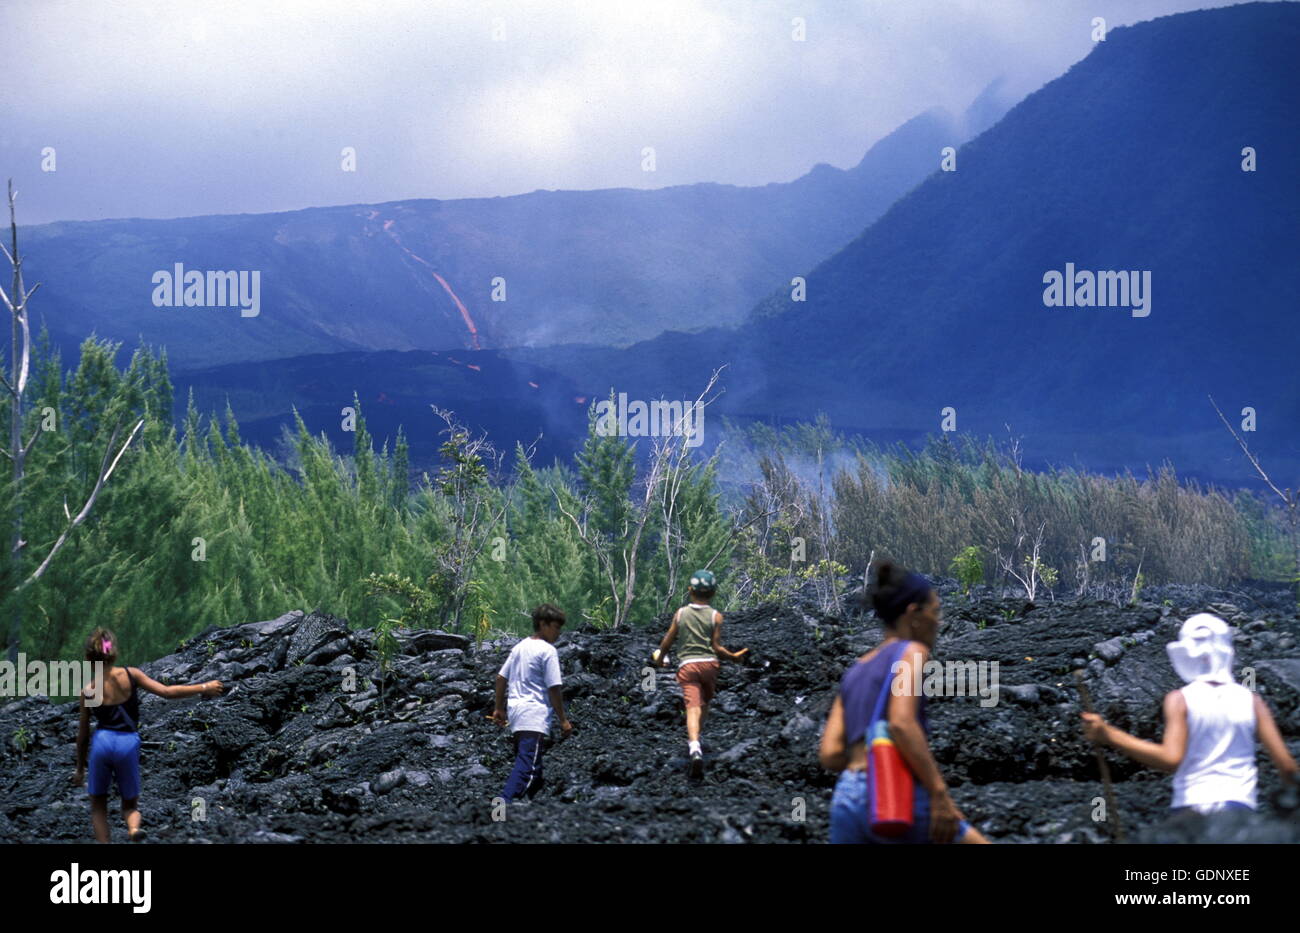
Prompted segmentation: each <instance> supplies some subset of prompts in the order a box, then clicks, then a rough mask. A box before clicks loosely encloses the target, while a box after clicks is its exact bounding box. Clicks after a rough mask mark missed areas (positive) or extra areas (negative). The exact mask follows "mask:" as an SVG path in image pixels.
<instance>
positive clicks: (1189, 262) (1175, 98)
mask: <svg viewBox="0 0 1300 933" xmlns="http://www.w3.org/2000/svg"><path fill="white" fill-rule="evenodd" d="M1297 49H1300V5H1297V4H1294V3H1278V4H1272V3H1270V4H1250V5H1245V6H1235V7H1228V8H1224V9H1216V10H1208V11H1199V12H1195V13H1187V14H1181V15H1178V16H1171V17H1164V18H1161V19H1157V20H1153V21H1151V22H1147V23H1141V24H1138V25H1135V26H1133V27H1129V28H1123V29H1116V30H1114V31H1112V32H1111V33H1110V34H1109V35H1108V37H1107V39H1106V41H1105V42H1103V43H1098V45H1097V47H1096V48H1095V50H1094V51H1093V52H1092V54H1090V55H1089V56H1088V57H1087V58H1086V59H1084V60H1083V61H1082V62H1080V63H1078V64H1077V65H1075V66H1074V67H1073V68H1071V69H1070V70H1069V72H1068V73H1066V74H1065V75H1063V76H1062V77H1061V78H1059V79H1057V80H1055V81H1053V82H1051V83H1050V84H1048V85H1046V86H1045V87H1044V88H1042V89H1041V90H1039V91H1038V92H1036V93H1034V94H1033V95H1031V96H1030V97H1029V98H1027V99H1026V100H1025V101H1024V102H1022V103H1021V104H1019V105H1018V106H1017V107H1015V108H1014V109H1013V110H1012V111H1011V112H1010V113H1009V114H1008V115H1007V116H1006V117H1005V118H1004V119H1003V120H1001V121H1000V122H999V123H998V124H997V125H996V126H994V127H993V128H992V129H990V130H988V131H987V132H986V133H984V134H983V135H981V136H979V137H977V138H976V139H974V140H973V141H972V142H970V143H969V144H967V145H966V146H965V147H964V148H962V150H961V151H960V154H959V158H958V166H957V171H955V172H951V173H944V172H935V173H934V174H932V175H931V176H930V177H929V178H928V179H927V180H926V181H925V182H924V183H923V184H921V185H920V186H918V187H917V188H916V189H914V190H913V191H911V192H910V193H909V194H908V195H907V196H905V197H904V198H902V199H901V200H900V201H899V202H898V203H897V204H895V205H894V206H893V207H892V208H891V209H890V210H889V211H888V212H887V213H886V214H885V215H884V216H883V217H882V218H881V219H880V220H879V221H878V222H876V223H875V224H873V225H872V226H871V227H869V228H868V229H867V230H866V231H865V232H864V233H863V234H862V235H861V236H859V237H858V238H857V239H855V240H854V241H853V242H852V243H850V244H849V245H848V246H847V247H845V248H844V249H843V250H841V251H839V252H838V253H836V254H835V255H834V256H832V257H831V258H829V259H828V260H826V261H825V262H823V263H822V264H821V265H820V266H818V267H816V268H815V269H813V270H812V271H811V272H810V273H809V274H808V276H807V279H808V286H807V288H808V299H807V301H806V302H803V303H798V302H793V301H791V300H790V296H789V291H788V290H782V291H780V292H777V293H776V294H774V295H772V296H769V297H768V298H767V299H765V300H764V301H763V302H761V303H760V305H759V306H758V307H757V308H756V309H755V320H754V321H752V322H751V323H749V324H748V325H746V326H744V327H741V328H738V329H718V330H714V331H711V332H708V333H703V334H693V335H689V336H688V335H684V334H671V333H669V334H664V335H662V336H661V337H659V338H656V339H654V340H651V341H648V342H645V343H642V344H639V345H637V346H635V347H632V348H630V349H629V350H627V351H625V352H621V353H609V352H606V351H597V350H590V349H588V350H583V349H580V348H550V349H548V350H546V351H544V352H541V351H539V352H533V353H527V352H519V353H516V354H515V355H516V356H518V357H519V358H522V359H532V360H535V361H538V362H545V364H546V365H548V366H550V367H552V368H556V369H558V370H560V371H562V372H565V373H568V374H570V375H571V376H574V377H575V378H576V377H577V376H578V375H579V374H581V376H582V378H583V381H584V382H585V383H586V384H588V385H591V386H593V388H595V389H597V390H599V387H601V386H608V385H610V384H613V385H616V386H617V387H618V388H619V389H620V390H624V389H626V390H628V391H630V392H633V393H636V394H641V395H648V396H655V395H658V394H660V393H663V394H665V395H667V396H670V397H674V396H680V395H681V394H683V393H685V392H689V391H691V390H692V389H695V390H698V388H699V386H701V385H702V384H703V377H704V375H706V371H707V369H708V368H709V367H710V365H711V364H714V363H724V362H725V363H727V364H729V372H728V378H727V392H726V394H725V395H724V396H723V397H722V399H721V400H720V401H719V403H718V409H717V410H718V411H719V412H722V411H726V412H729V413H731V414H733V415H743V416H748V417H754V418H763V419H768V418H798V417H808V416H810V415H811V414H812V413H814V412H817V411H825V412H827V413H828V414H830V415H831V416H832V418H833V419H834V420H835V421H836V422H837V423H838V424H839V425H841V426H843V427H851V428H859V429H865V430H868V431H877V430H892V431H897V430H912V431H915V432H916V433H917V434H918V435H921V434H924V433H927V432H937V431H938V430H939V428H940V411H941V410H942V409H943V408H945V407H948V406H951V407H953V408H954V409H956V413H957V427H958V429H960V430H964V431H975V432H978V433H989V434H998V435H1001V436H1005V435H1006V430H1005V427H1004V426H1005V425H1007V424H1010V425H1011V426H1012V429H1013V430H1014V431H1015V432H1016V433H1018V434H1023V435H1026V441H1027V445H1028V446H1029V447H1030V448H1031V449H1033V450H1035V451H1037V452H1038V453H1039V454H1040V455H1042V456H1046V457H1051V458H1054V459H1057V460H1064V461H1071V460H1073V458H1074V456H1075V455H1079V456H1080V457H1082V458H1084V460H1085V461H1087V462H1091V463H1092V464H1093V465H1095V466H1097V467H1099V468H1102V467H1120V466H1125V465H1128V466H1132V467H1134V468H1135V469H1139V470H1140V469H1142V468H1143V466H1144V465H1145V464H1146V463H1153V464H1155V463H1158V462H1159V461H1160V460H1162V459H1163V458H1164V457H1170V458H1172V459H1173V460H1174V462H1175V463H1176V464H1179V465H1181V466H1184V467H1189V466H1190V467H1191V468H1192V469H1194V470H1196V471H1200V472H1206V473H1212V474H1214V475H1219V476H1224V475H1225V474H1226V475H1234V476H1235V475H1237V474H1239V473H1241V474H1243V475H1246V474H1248V473H1249V470H1248V469H1246V470H1245V471H1244V473H1243V468H1242V466H1241V464H1240V459H1239V457H1240V455H1239V452H1238V451H1237V450H1236V447H1235V445H1234V444H1233V443H1232V441H1231V439H1230V438H1229V437H1228V435H1227V433H1226V432H1225V431H1224V430H1223V428H1222V426H1221V425H1220V423H1219V422H1218V419H1217V417H1216V416H1215V414H1214V412H1213V410H1212V409H1211V407H1210V405H1209V402H1208V401H1207V398H1206V396H1207V394H1213V395H1214V396H1215V398H1216V399H1217V400H1218V402H1219V403H1220V405H1221V406H1222V407H1223V408H1224V410H1225V412H1226V413H1227V414H1228V415H1229V417H1231V418H1232V419H1233V420H1234V423H1236V422H1237V421H1239V420H1240V418H1241V414H1240V412H1241V410H1242V409H1243V408H1245V407H1252V408H1254V409H1255V410H1256V412H1257V416H1258V430H1257V432H1256V433H1255V434H1254V435H1250V438H1251V443H1252V446H1254V447H1255V448H1256V449H1258V450H1260V451H1262V452H1264V453H1266V454H1269V455H1270V456H1272V457H1274V458H1275V459H1274V460H1273V461H1272V462H1273V463H1274V464H1275V465H1279V464H1281V465H1285V466H1286V469H1288V470H1294V471H1300V369H1297V359H1300V327H1297V326H1296V323H1295V314H1296V309H1297V308H1298V307H1300V277H1298V276H1297V271H1298V269H1297V260H1298V259H1300V185H1297V184H1296V179H1295V174H1294V167H1295V165H1296V164H1298V163H1300V123H1298V122H1297V120H1296V117H1295V115H1296V113H1297V110H1298V107H1297V105H1298V104H1300V85H1298V84H1297V82H1296V80H1295V68H1294V66H1295V56H1296V50H1297ZM1246 147H1252V148H1253V149H1254V150H1255V153H1256V155H1257V159H1258V165H1257V169H1258V170H1257V171H1254V172H1245V171H1242V160H1243V155H1242V150H1243V149H1244V148H1246ZM1067 263H1073V264H1074V267H1075V268H1076V269H1077V270H1091V271H1093V272H1099V271H1108V270H1117V271H1118V270H1132V271H1138V272H1149V273H1150V277H1151V295H1150V306H1149V315H1148V316H1146V317H1135V316H1133V314H1132V311H1131V310H1130V309H1127V308H1119V307H1047V306H1045V304H1044V292H1045V289H1046V287H1047V286H1046V285H1045V284H1044V276H1045V274H1047V273H1048V272H1049V271H1051V270H1056V271H1058V272H1062V273H1064V272H1065V271H1066V269H1067ZM1292 475H1293V474H1287V478H1288V481H1290V480H1291V476H1292Z"/></svg>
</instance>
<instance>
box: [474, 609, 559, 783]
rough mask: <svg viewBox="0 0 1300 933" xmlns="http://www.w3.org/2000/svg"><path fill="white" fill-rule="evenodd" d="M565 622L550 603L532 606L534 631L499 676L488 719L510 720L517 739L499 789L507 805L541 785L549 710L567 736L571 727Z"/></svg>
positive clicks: (511, 729)
mask: <svg viewBox="0 0 1300 933" xmlns="http://www.w3.org/2000/svg"><path fill="white" fill-rule="evenodd" d="M564 621H565V616H564V613H563V612H562V611H561V610H559V609H558V608H556V607H555V606H552V605H551V604H550V603H542V605H540V606H538V607H537V608H536V609H534V610H533V634H532V635H531V636H529V637H528V638H525V639H523V640H522V641H521V642H519V644H517V645H515V647H514V648H513V649H512V650H511V652H510V657H508V658H506V663H505V664H503V665H501V670H500V672H499V673H498V674H497V679H496V706H495V708H494V709H493V710H492V715H491V716H489V717H488V718H489V719H491V720H492V721H493V722H495V723H496V724H497V725H498V726H504V725H506V724H507V722H508V723H509V726H510V731H511V732H512V733H513V734H514V742H515V766H514V769H513V770H512V771H511V772H510V777H509V778H507V779H506V786H505V790H503V791H502V792H501V796H502V797H503V798H504V799H505V800H506V802H507V803H509V802H510V801H512V800H514V798H516V797H518V796H520V795H523V796H526V797H529V798H531V797H533V796H534V795H535V794H536V793H537V792H538V791H539V790H541V789H542V783H543V781H542V740H543V738H544V737H545V735H546V733H547V732H549V731H550V724H551V710H552V709H553V710H555V715H556V716H557V717H558V718H559V721H560V729H561V731H562V732H563V734H564V735H565V736H568V735H569V733H571V732H572V731H573V723H571V722H570V721H569V719H568V717H567V716H565V715H564V692H563V690H562V689H561V680H560V656H559V654H557V653H556V651H555V640H556V639H557V638H559V637H560V630H561V629H562V628H563V627H564ZM507 690H509V693H510V708H509V718H508V719H507V716H506V692H507Z"/></svg>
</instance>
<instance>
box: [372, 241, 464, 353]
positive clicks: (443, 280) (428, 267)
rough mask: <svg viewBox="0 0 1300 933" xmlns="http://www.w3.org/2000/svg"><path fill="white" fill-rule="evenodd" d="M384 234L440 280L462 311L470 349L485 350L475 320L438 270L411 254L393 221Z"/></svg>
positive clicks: (439, 282) (440, 283) (461, 314)
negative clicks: (480, 341)
mask: <svg viewBox="0 0 1300 933" xmlns="http://www.w3.org/2000/svg"><path fill="white" fill-rule="evenodd" d="M384 232H385V233H387V234H388V235H389V236H390V237H392V238H393V242H394V243H396V244H397V245H398V246H399V247H401V249H402V251H403V252H404V253H406V255H408V256H410V257H411V258H412V259H414V260H415V261H416V262H418V263H419V264H420V265H422V266H424V267H425V268H426V269H428V270H429V271H430V272H432V273H433V277H434V278H435V279H437V280H438V284H439V285H441V286H442V287H443V289H444V290H445V291H446V292H447V294H448V295H450V296H451V300H452V301H454V302H455V303H456V308H457V309H458V310H459V311H460V316H461V317H462V318H463V319H464V320H465V326H466V327H467V328H468V329H469V343H470V349H472V350H481V349H483V348H482V347H481V346H479V342H478V328H477V327H475V326H474V319H473V318H472V317H470V316H469V309H468V308H466V307H465V305H464V303H463V302H462V301H461V300H460V299H459V298H457V297H456V293H455V292H453V291H452V290H451V286H450V285H448V284H447V280H446V279H444V278H443V277H442V276H440V275H439V274H438V273H437V270H435V269H434V268H433V266H431V265H430V264H429V263H428V262H426V261H425V260H423V259H421V258H420V257H419V256H417V255H415V253H413V252H411V251H410V250H409V249H407V248H406V247H405V246H404V245H403V244H402V241H401V239H399V238H398V236H397V233H396V232H394V230H393V221H392V220H385V221H384Z"/></svg>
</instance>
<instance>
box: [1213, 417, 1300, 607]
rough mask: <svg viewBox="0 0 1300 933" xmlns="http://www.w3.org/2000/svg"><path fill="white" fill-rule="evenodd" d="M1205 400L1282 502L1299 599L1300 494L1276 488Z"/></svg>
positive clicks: (1248, 449)
mask: <svg viewBox="0 0 1300 933" xmlns="http://www.w3.org/2000/svg"><path fill="white" fill-rule="evenodd" d="M1207 398H1209V400H1210V404H1211V405H1213V406H1214V410H1215V412H1217V413H1218V415H1219V420H1220V421H1222V422H1223V426H1224V427H1225V428H1227V429H1228V433H1229V434H1231V435H1232V438H1233V440H1235V441H1236V442H1237V444H1238V445H1239V446H1240V447H1241V450H1242V453H1244V454H1245V455H1246V459H1247V460H1249V461H1250V465H1251V466H1253V467H1254V468H1255V472H1256V473H1258V474H1259V475H1260V478H1261V479H1263V480H1264V482H1265V483H1266V484H1267V485H1268V488H1269V489H1271V490H1273V492H1274V493H1275V494H1276V495H1277V497H1278V498H1279V499H1281V500H1282V504H1283V505H1284V506H1285V507H1286V520H1287V530H1288V533H1289V536H1290V538H1291V554H1292V559H1293V560H1294V561H1295V584H1296V595H1297V598H1300V492H1297V490H1294V489H1291V488H1289V487H1288V488H1287V489H1285V490H1283V489H1278V488H1277V484H1276V483H1274V482H1273V481H1272V480H1271V479H1269V476H1268V474H1267V473H1265V472H1264V467H1263V466H1261V465H1260V462H1259V458H1258V457H1256V456H1255V455H1254V454H1253V453H1251V450H1250V448H1249V447H1248V446H1246V442H1245V440H1243V439H1242V437H1241V435H1239V434H1238V433H1237V432H1236V431H1234V430H1233V428H1232V425H1231V424H1229V423H1228V419H1227V418H1225V417H1224V416H1223V412H1222V411H1220V410H1219V406H1218V405H1217V404H1216V403H1215V401H1214V396H1212V395H1211V396H1207Z"/></svg>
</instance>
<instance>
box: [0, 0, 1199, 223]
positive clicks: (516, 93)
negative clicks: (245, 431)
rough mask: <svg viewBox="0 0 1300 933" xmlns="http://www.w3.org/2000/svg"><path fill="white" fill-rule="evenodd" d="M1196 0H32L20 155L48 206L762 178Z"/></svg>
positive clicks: (34, 209)
mask: <svg viewBox="0 0 1300 933" xmlns="http://www.w3.org/2000/svg"><path fill="white" fill-rule="evenodd" d="M1200 5H1202V4H1200V3H1197V2H1196V0H1144V2H1141V3H1136V2H1132V3H1114V2H1101V0H1086V2H1085V0H1064V2H1060V3H1053V4H1050V5H1045V4H1043V3H1041V2H1038V0H1001V2H993V0H942V2H939V0H935V2H924V0H907V2H898V0H887V2H886V0H879V2H866V3H852V4H848V3H842V2H840V0H802V2H800V0H752V2H751V0H722V2H705V0H698V2H697V0H656V2H654V3H646V4H641V3H611V2H607V0H554V2H550V0H546V2H542V0H535V2H493V0H488V2H478V0H466V2H445V0H444V2H428V0H423V2H392V3H384V4H357V3H355V2H353V0H301V2H288V3H276V4H267V3H265V0H228V2H223V3H221V4H209V3H206V2H198V0H191V2H185V0H182V2H166V3H142V2H133V3H131V4H117V3H108V2H44V0H41V2H37V0H31V2H17V3H15V2H10V3H7V4H5V5H4V6H3V7H0V36H3V37H4V42H5V44H6V46H7V47H6V48H5V49H4V50H3V54H4V58H5V60H6V63H7V65H8V68H7V69H6V72H7V74H6V84H7V87H6V94H5V95H4V100H3V101H0V120H3V125H4V126H5V129H6V132H5V134H4V139H3V140H0V165H3V167H4V168H5V169H6V172H7V173H8V174H12V175H13V176H14V177H15V179H16V183H17V184H19V185H20V186H21V187H22V188H23V192H24V198H23V219H24V220H25V221H26V222H37V221H44V220H52V219H90V218H97V217H112V216H144V217H166V216H183V215H188V214H199V213H228V212H240V211H270V210H286V209H293V208H298V207H306V206H313V205H324V204H340V203H357V202H374V201H385V200H396V199H402V198H411V197H436V198H456V197H470V196H474V197H489V196H496V195H508V194H513V193H519V192H524V191H530V190H534V189H536V188H598V187H624V186H626V187H663V186H667V185H673V184H686V183H691V182H696V181H717V182H724V183H731V184H745V185H755V184H765V183H767V182H771V181H787V180H790V179H793V178H795V177H798V176H799V175H801V174H803V173H804V172H806V171H807V170H808V169H809V168H810V167H811V166H812V165H813V164H815V163H817V162H829V163H831V164H833V165H839V166H842V167H848V166H851V165H854V164H856V163H857V162H858V160H859V159H860V158H861V157H862V154H863V153H864V152H865V151H866V149H867V148H868V147H869V146H870V145H871V144H872V143H874V142H875V141H876V140H878V139H879V138H881V137H882V136H884V135H886V134H887V133H889V132H891V131H892V130H893V129H895V128H896V127H897V126H898V125H900V124H901V123H903V122H904V121H906V120H907V119H909V118H911V117H912V116H914V115H916V114H917V113H919V112H920V111H922V110H925V109H927V108H929V107H932V106H936V105H937V106H945V107H947V108H949V109H950V110H954V111H957V110H960V109H962V108H964V107H965V106H966V105H967V104H969V103H970V101H971V99H972V98H973V97H974V96H975V94H977V93H978V91H979V90H980V88H982V87H983V86H984V85H985V84H987V83H988V82H989V81H991V80H992V79H994V78H996V77H998V76H999V75H1006V76H1007V78H1008V85H1009V87H1010V88H1011V89H1012V90H1014V91H1015V92H1017V93H1019V94H1024V93H1027V92H1029V91H1031V90H1033V89H1034V88H1036V87H1037V86H1039V85H1041V84H1042V83H1043V82H1044V81H1046V80H1049V79H1051V78H1052V77H1054V76H1056V75H1057V74H1060V73H1061V72H1063V71H1064V70H1066V68H1068V67H1069V65H1071V64H1073V63H1074V62H1075V61H1077V60H1078V59H1080V58H1082V57H1083V56H1084V55H1086V54H1087V53H1088V52H1089V51H1090V49H1091V47H1092V43H1091V39H1090V37H1089V31H1090V28H1091V27H1090V23H1091V19H1092V17H1093V16H1095V15H1103V16H1106V17H1107V19H1108V23H1109V24H1110V25H1111V26H1112V27H1113V26H1116V25H1121V24H1123V23H1126V22H1134V21H1137V20H1141V19H1148V18H1151V17H1153V16H1158V15H1163V14H1165V13H1171V12H1177V11H1179V10H1186V9H1191V8H1194V7H1197V6H1200ZM796 17H799V18H801V19H802V20H803V21H804V24H805V27H806V41H803V42H796V41H794V40H793V38H792V31H793V26H792V21H793V20H794V19H795V18H796ZM494 33H497V34H503V36H504V41H494ZM46 146H53V147H55V149H56V150H57V153H58V162H57V166H58V169H57V171H56V172H54V173H42V172H41V171H40V158H41V155H40V153H41V150H42V148H44V147H46ZM344 146H352V147H355V149H356V150H357V171H356V172H355V173H346V172H342V171H341V170H340V161H341V155H340V151H341V150H342V148H343V147H344ZM647 146H651V147H654V149H655V151H656V163H657V165H656V171H655V172H653V173H649V172H644V171H642V170H641V152H642V149H643V148H644V147H647Z"/></svg>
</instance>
